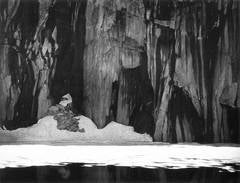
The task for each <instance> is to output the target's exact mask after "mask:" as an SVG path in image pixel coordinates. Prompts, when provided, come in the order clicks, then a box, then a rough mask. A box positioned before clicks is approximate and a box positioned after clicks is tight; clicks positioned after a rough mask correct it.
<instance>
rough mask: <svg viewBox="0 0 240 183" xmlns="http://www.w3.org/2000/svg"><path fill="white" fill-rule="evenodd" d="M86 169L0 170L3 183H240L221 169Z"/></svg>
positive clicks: (239, 177)
mask: <svg viewBox="0 0 240 183" xmlns="http://www.w3.org/2000/svg"><path fill="white" fill-rule="evenodd" d="M85 166H86V165H85ZM85 166H83V165H82V164H69V165H67V166H42V167H36V166H34V167H27V168H23V167H22V168H19V167H18V168H5V169H1V170H0V182H1V183H6V182H163V183H165V182H166V183H167V182H191V183H193V182H199V183H204V182H222V183H225V182H227V183H228V182H229V183H239V182H240V172H229V171H225V170H221V169H218V168H194V169H193V168H192V169H191V168H189V169H177V170H176V169H165V168H156V169H148V168H139V167H138V168H136V167H135V168H131V167H117V166H94V167H85Z"/></svg>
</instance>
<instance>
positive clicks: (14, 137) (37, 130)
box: [0, 116, 152, 143]
mask: <svg viewBox="0 0 240 183" xmlns="http://www.w3.org/2000/svg"><path fill="white" fill-rule="evenodd" d="M76 118H77V119H78V122H79V128H80V129H81V128H84V129H85V132H83V133H81V132H70V131H66V130H58V129H57V121H56V120H54V119H53V116H46V117H44V118H42V119H40V120H39V121H38V123H37V124H35V125H33V126H31V127H28V128H20V129H17V130H13V131H8V130H0V137H1V138H0V142H1V141H2V142H7V141H12V142H16V141H61V140H62V141H73V142H96V143H97V142H101V143H102V142H109V143H125V142H151V141H152V138H151V137H150V136H149V135H147V134H139V133H136V132H134V130H133V128H132V127H130V126H125V125H122V124H119V123H116V122H111V123H109V124H108V125H107V126H106V127H105V128H103V129H97V127H96V125H95V124H94V123H93V121H92V120H90V119H89V118H87V117H85V116H78V117H76Z"/></svg>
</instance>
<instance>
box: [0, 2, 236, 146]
mask: <svg viewBox="0 0 240 183" xmlns="http://www.w3.org/2000/svg"><path fill="white" fill-rule="evenodd" d="M239 12H240V2H239V1H223V0H219V1H197V0H196V1H188V0H186V1H162V0H156V1H151V0H140V1H139V0H130V1H129V0H116V1H112V0H81V1H77V0H72V1H67V0H66V1H65V0H64V1H63V0H55V1H54V0H53V1H47V0H32V1H25V0H12V1H0V43H1V44H0V92H1V96H0V109H1V110H0V121H1V122H3V123H4V124H5V125H6V126H9V128H17V127H20V126H26V125H29V124H31V123H33V122H34V121H35V120H36V119H37V118H40V117H41V116H42V115H43V114H44V113H45V112H46V110H47V108H48V106H50V105H52V104H53V103H56V102H57V101H58V100H59V98H60V97H61V96H62V95H64V94H66V93H70V94H71V95H72V97H73V102H74V104H73V105H74V108H75V110H76V112H80V113H83V114H85V115H86V116H88V117H90V118H91V119H93V121H94V122H95V123H96V125H97V126H98V127H99V128H103V127H104V126H106V125H107V124H108V122H110V121H112V120H114V121H117V122H119V123H122V124H126V125H132V126H134V128H135V130H136V131H137V132H141V133H144V132H147V133H149V134H151V135H152V136H153V137H154V140H155V141H167V142H182V141H188V142H191V141H199V142H213V141H214V142H239V140H240V139H239V137H240V135H239V132H240V124H239V123H240V119H239V118H240V114H239V113H240V112H239V108H240V74H239V73H240V72H239V70H240V63H239V62H240V61H239V58H240V55H239V53H240V40H239V39H240V38H239V36H240V35H239V34H240V13H239Z"/></svg>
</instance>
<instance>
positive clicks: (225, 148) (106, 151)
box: [0, 142, 240, 172]
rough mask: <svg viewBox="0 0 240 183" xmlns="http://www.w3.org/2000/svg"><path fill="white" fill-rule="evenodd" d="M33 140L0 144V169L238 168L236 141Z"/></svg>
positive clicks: (238, 152) (237, 169)
mask: <svg viewBox="0 0 240 183" xmlns="http://www.w3.org/2000/svg"><path fill="white" fill-rule="evenodd" d="M34 143H36V142H34ZM34 143H32V144H31V143H27V144H26V142H25V144H21V143H18V144H14V143H12V144H8V145H7V144H2V145H0V154H1V159H0V168H6V167H29V166H48V165H50V166H59V165H67V164H71V163H82V164H84V166H107V165H114V166H125V167H143V168H167V169H185V168H201V167H210V168H220V169H224V170H227V171H230V172H234V171H240V147H239V145H236V144H210V145H200V144H162V143H145V144H141V145H140V144H137V143H136V142H134V143H132V144H131V143H128V144H127V145H126V144H125V145H123V144H117V145H106V144H104V143H102V144H100V145H93V144H91V143H89V142H88V143H85V144H84V143H78V144H74V143H73V142H55V143H51V144H50V143H46V142H42V143H41V144H34ZM86 144H88V145H86ZM89 144H91V145H89Z"/></svg>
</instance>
